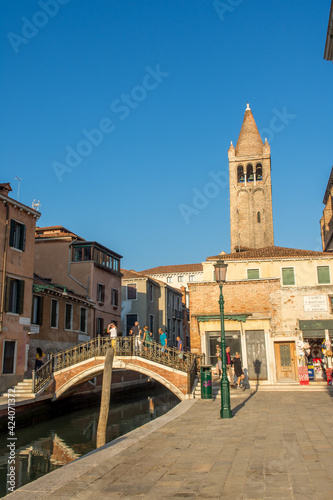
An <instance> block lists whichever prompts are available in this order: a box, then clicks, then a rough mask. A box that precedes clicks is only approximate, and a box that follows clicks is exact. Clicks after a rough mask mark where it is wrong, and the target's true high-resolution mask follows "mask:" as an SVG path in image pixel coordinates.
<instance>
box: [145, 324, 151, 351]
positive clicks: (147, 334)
mask: <svg viewBox="0 0 333 500" xmlns="http://www.w3.org/2000/svg"><path fill="white" fill-rule="evenodd" d="M151 342H152V338H151V334H150V332H149V330H148V326H145V327H144V328H143V348H144V350H145V351H147V350H148V347H149V346H150V344H151Z"/></svg>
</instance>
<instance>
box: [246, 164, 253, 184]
mask: <svg viewBox="0 0 333 500" xmlns="http://www.w3.org/2000/svg"><path fill="white" fill-rule="evenodd" d="M246 180H247V182H253V181H254V175H253V166H252V165H251V164H249V165H248V166H247V167H246Z"/></svg>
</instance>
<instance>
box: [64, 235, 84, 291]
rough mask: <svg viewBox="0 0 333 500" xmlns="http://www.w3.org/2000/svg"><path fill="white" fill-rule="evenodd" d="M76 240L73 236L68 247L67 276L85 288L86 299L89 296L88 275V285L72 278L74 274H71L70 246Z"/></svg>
mask: <svg viewBox="0 0 333 500" xmlns="http://www.w3.org/2000/svg"><path fill="white" fill-rule="evenodd" d="M76 241H77V238H75V240H74V241H72V243H70V244H69V246H68V248H69V254H68V276H69V277H70V278H72V280H74V281H75V283H77V284H78V285H80V286H82V288H84V289H85V291H86V292H87V295H86V298H87V299H88V298H89V295H88V289H89V276H88V286H86V287H85V286H84V285H82V283H80V282H79V281H78V280H77V279H76V278H74V276H72V275H71V246H72V245H73V244H74V243H76Z"/></svg>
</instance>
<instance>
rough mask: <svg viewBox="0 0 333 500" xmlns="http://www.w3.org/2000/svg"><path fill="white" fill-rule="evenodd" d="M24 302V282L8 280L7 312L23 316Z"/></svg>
mask: <svg viewBox="0 0 333 500" xmlns="http://www.w3.org/2000/svg"><path fill="white" fill-rule="evenodd" d="M23 302H24V281H23V280H17V279H14V278H9V277H8V276H7V279H6V297H5V311H6V312H10V313H14V314H22V313H23Z"/></svg>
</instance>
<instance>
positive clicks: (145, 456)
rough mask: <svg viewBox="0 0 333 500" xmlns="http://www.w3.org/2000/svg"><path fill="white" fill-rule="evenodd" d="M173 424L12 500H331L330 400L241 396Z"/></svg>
mask: <svg viewBox="0 0 333 500" xmlns="http://www.w3.org/2000/svg"><path fill="white" fill-rule="evenodd" d="M231 404H232V407H233V413H234V417H233V418H232V419H225V420H224V419H221V418H220V401H219V400H215V401H214V400H206V401H202V400H189V401H184V402H182V403H180V404H179V405H178V406H177V407H176V408H174V409H173V410H171V411H170V412H169V413H168V414H166V415H164V416H163V417H160V418H159V419H157V420H154V421H152V422H150V423H149V424H146V425H145V426H143V427H141V428H140V429H136V430H135V431H132V432H131V433H129V434H127V435H126V436H122V437H121V438H118V439H117V440H116V441H114V442H112V443H109V444H107V445H105V446H104V447H102V448H100V449H99V450H96V451H94V452H91V453H89V454H88V455H86V456H84V457H82V458H81V459H79V460H76V461H75V462H72V463H71V464H69V465H66V466H64V467H62V468H60V469H58V470H56V471H54V472H52V473H50V474H48V475H46V476H44V477H42V478H40V479H38V480H37V481H34V482H32V483H29V484H27V485H26V486H24V487H22V488H20V489H19V490H17V491H16V492H15V493H11V494H10V495H8V496H7V497H6V499H7V498H8V500H17V499H23V498H24V499H25V500H30V499H46V498H47V499H57V500H61V499H66V500H67V499H72V500H85V499H95V498H96V499H99V498H100V499H103V498H107V499H118V498H121V499H129V500H135V499H142V498H144V499H147V500H149V499H154V500H160V499H164V498H167V499H180V498H186V499H192V498H193V499H227V500H251V499H279V500H281V499H283V498H285V499H293V500H298V499H299V500H300V499H302V500H306V499H307V498H309V499H311V500H316V499H318V500H319V499H321V500H322V499H326V498H332V497H333V446H332V443H333V439H332V432H333V398H332V393H331V392H327V393H325V392H323V391H321V392H318V393H315V392H309V393H304V392H298V391H293V392H285V391H283V392H279V391H276V392H273V391H271V392H268V391H267V392H260V391H258V392H253V393H249V391H247V392H245V393H238V394H237V397H233V398H232V400H231Z"/></svg>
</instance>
